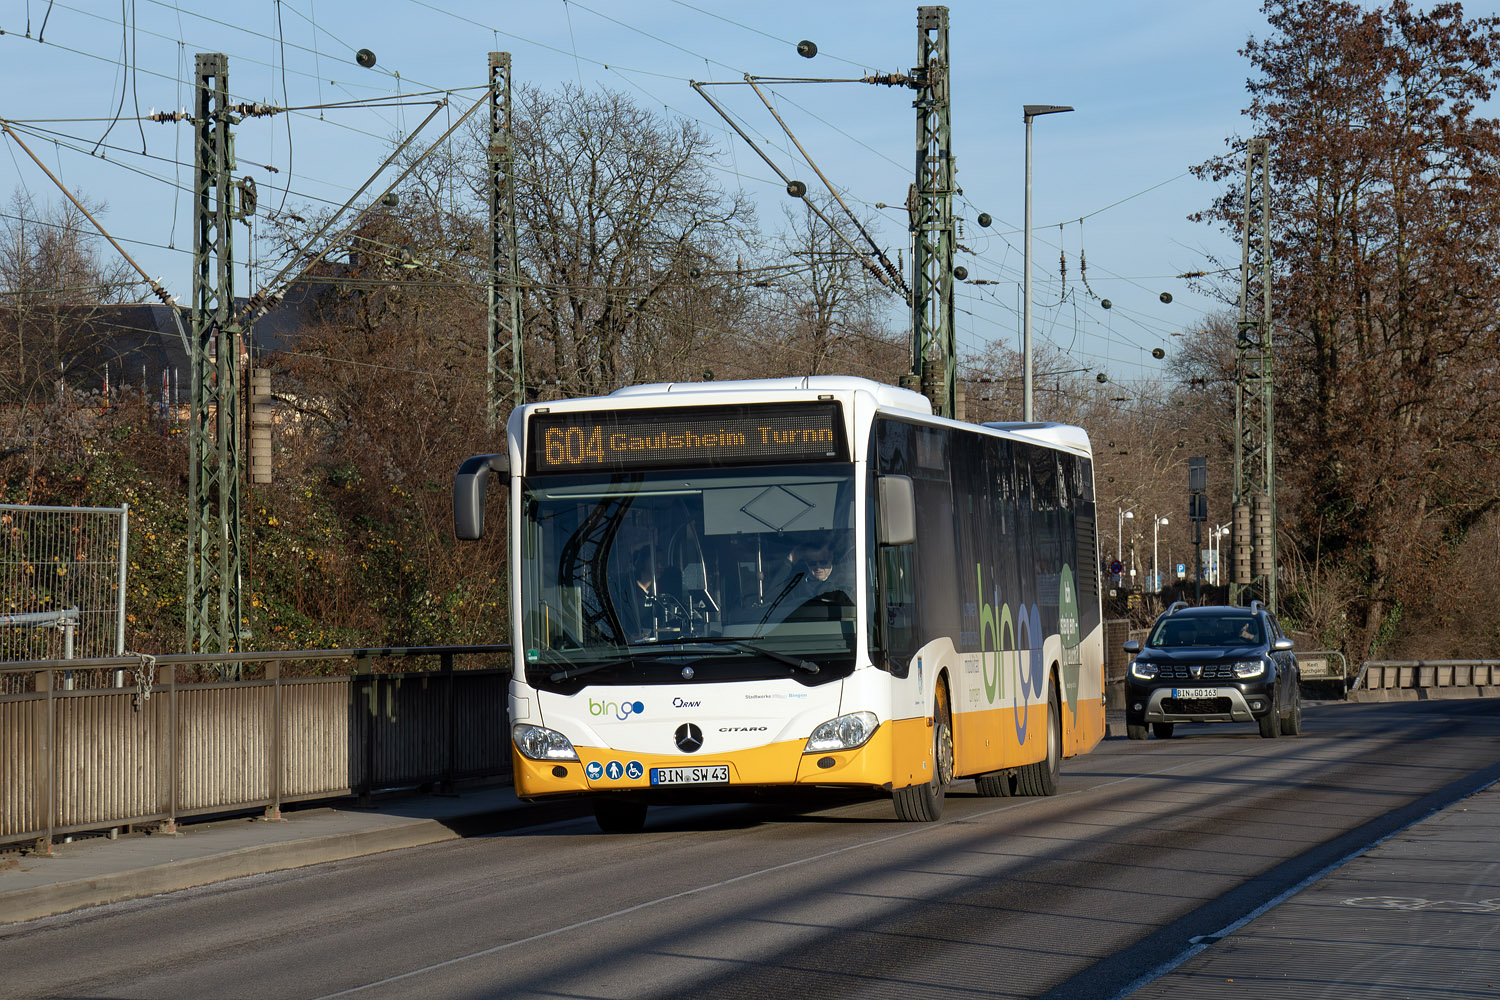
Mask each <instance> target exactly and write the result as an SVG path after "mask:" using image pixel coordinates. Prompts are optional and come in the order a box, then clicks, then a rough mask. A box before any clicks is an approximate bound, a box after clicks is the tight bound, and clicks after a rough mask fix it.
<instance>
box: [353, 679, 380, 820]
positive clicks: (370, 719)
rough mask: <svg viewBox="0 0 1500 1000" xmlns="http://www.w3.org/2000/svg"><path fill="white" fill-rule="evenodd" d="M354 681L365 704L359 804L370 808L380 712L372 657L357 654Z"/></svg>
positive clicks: (372, 802)
mask: <svg viewBox="0 0 1500 1000" xmlns="http://www.w3.org/2000/svg"><path fill="white" fill-rule="evenodd" d="M354 683H355V684H356V685H357V686H358V688H359V689H360V691H359V693H360V695H361V696H362V697H361V698H360V703H361V704H362V705H363V706H364V712H363V716H364V724H365V741H364V743H365V745H364V753H365V762H364V774H362V775H361V776H360V783H359V804H360V807H361V808H364V809H368V808H370V807H371V806H372V805H373V804H374V793H375V723H376V721H377V720H376V716H377V714H378V712H379V706H378V705H377V698H378V696H379V691H377V690H376V687H375V675H374V674H373V673H371V671H370V658H369V657H368V656H356V657H355V658H354Z"/></svg>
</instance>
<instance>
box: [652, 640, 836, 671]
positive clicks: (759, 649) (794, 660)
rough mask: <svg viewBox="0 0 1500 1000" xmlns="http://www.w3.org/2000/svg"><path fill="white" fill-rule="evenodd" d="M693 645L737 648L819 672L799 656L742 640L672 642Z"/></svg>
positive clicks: (815, 665)
mask: <svg viewBox="0 0 1500 1000" xmlns="http://www.w3.org/2000/svg"><path fill="white" fill-rule="evenodd" d="M695 643H705V644H708V645H712V646H738V647H739V648H740V649H743V650H745V651H747V652H750V653H755V654H756V655H757V656H764V657H767V658H768V659H772V660H775V661H777V662H778V663H785V664H787V665H788V666H792V667H796V668H797V669H798V670H805V671H807V672H808V673H810V674H815V673H818V671H819V670H820V668H819V666H818V665H817V664H816V663H814V662H812V661H811V660H804V659H802V658H801V657H800V656H789V655H787V654H786V653H778V652H777V651H776V650H774V649H766V648H765V647H763V646H757V645H755V644H754V643H752V642H746V641H745V640H744V639H736V638H734V637H733V636H728V635H709V636H702V637H700V638H697V639H676V640H674V641H673V644H674V645H683V646H686V645H691V644H695Z"/></svg>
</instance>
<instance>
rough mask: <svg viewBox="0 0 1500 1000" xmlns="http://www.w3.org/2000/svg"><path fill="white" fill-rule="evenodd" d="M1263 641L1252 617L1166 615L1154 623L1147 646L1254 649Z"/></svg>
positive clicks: (1258, 627)
mask: <svg viewBox="0 0 1500 1000" xmlns="http://www.w3.org/2000/svg"><path fill="white" fill-rule="evenodd" d="M1264 640H1265V636H1264V634H1263V633H1262V631H1261V627H1260V622H1259V621H1258V620H1257V619H1256V618H1255V617H1253V616H1251V615H1220V616H1213V617H1210V616H1207V615H1192V616H1189V615H1169V616H1167V617H1166V618H1163V619H1161V620H1160V621H1158V622H1157V623H1156V627H1155V628H1154V629H1152V630H1151V638H1150V639H1148V640H1147V642H1146V645H1148V646H1158V647H1164V648H1170V647H1174V646H1255V645H1259V644H1260V643H1261V642H1263V641H1264Z"/></svg>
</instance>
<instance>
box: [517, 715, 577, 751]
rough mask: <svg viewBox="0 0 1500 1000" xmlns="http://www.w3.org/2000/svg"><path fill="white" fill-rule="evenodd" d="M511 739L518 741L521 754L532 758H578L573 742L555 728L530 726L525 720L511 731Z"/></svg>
mask: <svg viewBox="0 0 1500 1000" xmlns="http://www.w3.org/2000/svg"><path fill="white" fill-rule="evenodd" d="M510 736H511V739H513V740H515V742H516V749H517V750H519V751H521V756H522V757H526V758H529V759H530V760H577V759H578V751H577V750H574V749H573V742H572V740H569V739H568V738H567V737H566V736H564V735H563V734H562V733H560V732H558V731H557V730H555V729H543V728H542V727H541V726H528V725H527V724H526V723H524V722H518V723H516V724H515V725H514V726H513V727H511V731H510Z"/></svg>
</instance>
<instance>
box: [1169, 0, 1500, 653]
mask: <svg viewBox="0 0 1500 1000" xmlns="http://www.w3.org/2000/svg"><path fill="white" fill-rule="evenodd" d="M1264 11H1265V13H1266V15H1267V18H1268V21H1269V25H1270V28H1271V33H1270V34H1269V35H1268V37H1266V38H1263V39H1252V40H1251V41H1250V42H1249V43H1248V44H1247V45H1246V47H1245V48H1244V49H1243V50H1242V54H1243V55H1245V56H1246V57H1247V58H1248V59H1249V60H1250V62H1251V64H1252V66H1253V68H1254V75H1253V76H1252V77H1251V78H1250V80H1249V91H1250V94H1251V101H1250V106H1249V108H1248V109H1247V112H1246V113H1247V115H1248V116H1249V118H1250V119H1251V121H1252V122H1253V123H1254V127H1255V130H1256V132H1257V133H1259V134H1261V135H1264V136H1266V137H1267V138H1269V140H1270V144H1271V159H1272V165H1271V171H1272V186H1273V204H1272V207H1271V220H1270V225H1271V233H1272V241H1273V257H1274V274H1275V345H1276V352H1277V356H1276V365H1277V383H1276V392H1277V401H1276V407H1277V427H1278V439H1277V447H1278V454H1279V465H1278V467H1279V470H1280V472H1281V474H1282V475H1283V476H1284V480H1283V486H1284V491H1283V493H1282V502H1281V505H1280V506H1281V513H1282V523H1283V531H1284V534H1283V537H1284V538H1285V539H1287V540H1288V541H1289V542H1290V544H1291V545H1292V547H1293V548H1294V550H1296V551H1295V552H1294V555H1295V556H1299V557H1300V559H1301V561H1302V562H1303V563H1304V564H1317V565H1320V566H1322V567H1324V568H1325V575H1324V579H1323V580H1322V581H1321V582H1322V583H1324V584H1325V585H1326V584H1332V583H1337V584H1338V585H1339V586H1341V587H1343V588H1345V589H1347V590H1348V591H1349V593H1348V594H1347V598H1348V600H1347V602H1346V604H1347V607H1348V608H1349V614H1348V616H1347V620H1346V622H1345V623H1344V624H1343V625H1342V627H1341V628H1340V629H1335V630H1333V631H1335V632H1341V633H1342V634H1335V635H1328V636H1326V637H1327V638H1330V639H1333V640H1342V641H1344V642H1345V643H1346V648H1347V650H1348V651H1349V653H1350V655H1351V656H1356V657H1362V656H1366V655H1370V654H1373V653H1376V652H1378V651H1381V650H1383V649H1384V650H1388V651H1396V650H1399V649H1401V648H1402V647H1403V645H1407V646H1409V645H1410V642H1411V641H1412V640H1411V639H1410V637H1411V636H1413V635H1416V634H1418V632H1419V631H1421V632H1429V631H1430V629H1431V628H1433V627H1439V628H1440V627H1441V626H1442V623H1443V617H1444V616H1445V615H1451V614H1456V613H1459V614H1461V613H1462V609H1458V608H1454V607H1453V606H1452V604H1451V602H1449V601H1447V600H1446V599H1445V597H1444V593H1445V590H1447V589H1448V588H1447V587H1446V586H1445V581H1448V580H1451V579H1452V578H1453V577H1454V575H1455V574H1469V573H1472V572H1474V570H1475V567H1472V566H1464V565H1462V564H1461V562H1460V559H1459V555H1460V553H1461V552H1462V551H1463V542H1464V540H1465V539H1466V537H1467V536H1468V535H1469V534H1470V532H1471V531H1473V530H1474V528H1475V527H1476V526H1477V525H1480V524H1481V523H1482V522H1483V521H1484V520H1485V518H1486V517H1488V516H1490V515H1491V512H1493V511H1495V510H1497V508H1500V449H1497V442H1500V410H1497V407H1496V406H1495V401H1496V400H1497V399H1500V337H1497V319H1500V278H1497V274H1500V123H1497V122H1496V121H1495V120H1494V119H1490V118H1485V117H1482V116H1481V115H1480V114H1479V113H1478V109H1479V107H1480V106H1481V105H1482V104H1483V103H1484V102H1486V101H1488V100H1490V99H1491V98H1492V97H1493V95H1494V92H1495V86H1496V83H1497V82H1500V19H1497V18H1495V17H1480V18H1467V17H1466V16H1465V15H1464V12H1463V9H1462V7H1461V6H1460V5H1459V4H1456V3H1450V4H1439V5H1436V6H1433V7H1432V8H1430V9H1428V10H1426V11H1422V10H1417V9H1414V8H1413V7H1412V6H1411V5H1410V4H1408V3H1406V2H1405V0H1393V2H1391V3H1389V4H1388V5H1385V6H1381V7H1374V8H1371V9H1365V8H1362V7H1361V6H1359V5H1357V4H1354V3H1350V2H1346V0H1267V3H1266V4H1265V6H1264ZM1239 164H1240V160H1239V158H1238V157H1236V156H1230V157H1226V158H1224V159H1221V160H1216V161H1211V162H1210V163H1208V164H1205V165H1203V166H1202V167H1200V168H1198V169H1199V174H1200V176H1205V177H1211V178H1217V179H1221V180H1226V181H1229V183H1228V185H1227V187H1226V190H1225V193H1224V195H1223V196H1222V197H1221V198H1220V199H1219V200H1218V201H1217V203H1216V204H1215V205H1214V206H1213V208H1212V209H1211V210H1209V211H1208V212H1205V213H1203V216H1202V217H1203V218H1205V219H1208V220H1212V221H1217V222H1219V223H1222V224H1223V225H1224V227H1225V228H1226V229H1227V230H1229V231H1231V232H1234V233H1235V234H1236V235H1237V233H1238V225H1239V219H1240V212H1241V205H1242V203H1243V202H1242V198H1243V192H1242V191H1241V190H1240V189H1239V187H1238V186H1237V184H1236V183H1235V182H1234V180H1233V179H1234V178H1235V177H1236V176H1237V171H1238V169H1239ZM1284 544H1285V543H1284ZM1317 582H1319V581H1314V583H1317ZM1290 596H1291V597H1292V598H1293V600H1292V602H1291V603H1292V606H1293V609H1294V610H1295V607H1296V596H1297V595H1296V594H1295V593H1293V594H1292V595H1290ZM1408 626H1411V627H1410V628H1408ZM1419 626H1420V628H1419ZM1483 652H1485V651H1482V650H1475V651H1472V652H1471V655H1473V654H1479V653H1483ZM1488 652H1489V653H1491V654H1493V653H1494V650H1489V651H1488Z"/></svg>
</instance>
